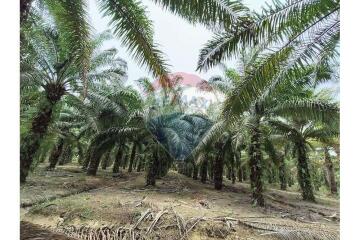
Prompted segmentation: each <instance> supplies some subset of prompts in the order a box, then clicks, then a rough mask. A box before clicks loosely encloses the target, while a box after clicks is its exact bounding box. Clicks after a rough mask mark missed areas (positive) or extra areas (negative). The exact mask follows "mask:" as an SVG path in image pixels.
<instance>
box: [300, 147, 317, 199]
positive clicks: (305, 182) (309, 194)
mask: <svg viewBox="0 0 360 240" xmlns="http://www.w3.org/2000/svg"><path fill="white" fill-rule="evenodd" d="M297 150H298V165H297V170H298V179H299V185H300V188H301V190H302V198H303V200H306V201H311V202H315V196H314V190H313V186H312V184H311V177H310V171H309V166H308V159H307V154H306V146H305V143H298V144H297Z"/></svg>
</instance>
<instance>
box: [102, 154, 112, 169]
mask: <svg viewBox="0 0 360 240" xmlns="http://www.w3.org/2000/svg"><path fill="white" fill-rule="evenodd" d="M110 153H111V151H108V152H107V153H106V154H105V155H104V156H103V158H102V161H101V169H102V170H106V168H107V167H108V166H109V163H110Z"/></svg>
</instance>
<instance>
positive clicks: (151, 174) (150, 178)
mask: <svg viewBox="0 0 360 240" xmlns="http://www.w3.org/2000/svg"><path fill="white" fill-rule="evenodd" d="M158 165H159V154H158V147H155V149H154V150H153V156H152V157H151V158H150V161H149V165H148V172H147V175H146V186H148V185H151V186H155V183H156V175H157V167H158Z"/></svg>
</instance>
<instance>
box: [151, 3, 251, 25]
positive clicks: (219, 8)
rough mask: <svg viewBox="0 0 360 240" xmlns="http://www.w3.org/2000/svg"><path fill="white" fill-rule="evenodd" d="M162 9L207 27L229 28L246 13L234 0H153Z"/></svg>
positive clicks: (240, 4)
mask: <svg viewBox="0 0 360 240" xmlns="http://www.w3.org/2000/svg"><path fill="white" fill-rule="evenodd" d="M153 2H155V3H156V4H158V5H160V6H162V7H163V8H164V9H166V10H169V11H171V12H172V13H174V14H176V15H179V16H180V17H182V18H184V19H186V20H187V21H189V22H190V23H201V24H203V25H205V26H209V27H212V28H214V27H219V26H220V27H224V28H230V27H231V26H232V25H233V24H234V23H236V22H237V21H238V18H239V17H240V16H241V15H242V14H243V13H244V12H247V11H248V8H246V7H245V6H244V5H243V4H242V3H241V2H240V1H236V0H202V1H197V0H180V1H178V0H153Z"/></svg>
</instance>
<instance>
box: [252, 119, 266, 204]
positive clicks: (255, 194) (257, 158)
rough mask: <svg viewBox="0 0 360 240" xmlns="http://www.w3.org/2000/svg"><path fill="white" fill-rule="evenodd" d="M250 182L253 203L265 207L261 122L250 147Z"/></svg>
mask: <svg viewBox="0 0 360 240" xmlns="http://www.w3.org/2000/svg"><path fill="white" fill-rule="evenodd" d="M249 157H250V161H249V167H250V182H251V189H252V203H253V204H254V205H258V206H265V201H264V196H263V182H262V163H261V157H262V156H261V149H260V129H259V120H258V122H257V125H256V126H255V127H254V129H253V132H252V136H251V143H250V147H249Z"/></svg>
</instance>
